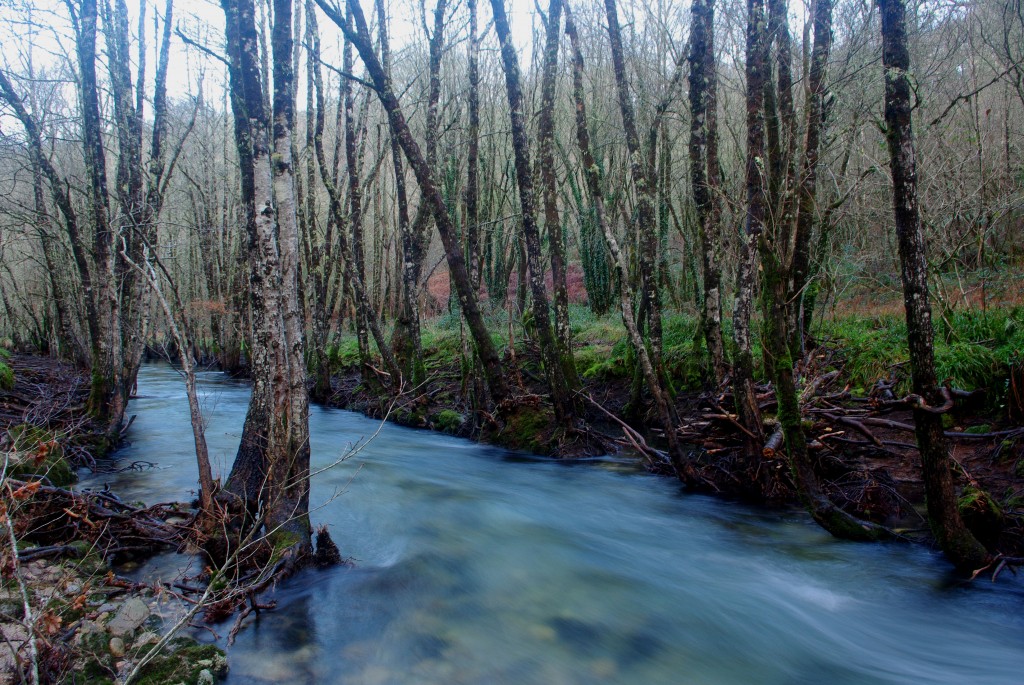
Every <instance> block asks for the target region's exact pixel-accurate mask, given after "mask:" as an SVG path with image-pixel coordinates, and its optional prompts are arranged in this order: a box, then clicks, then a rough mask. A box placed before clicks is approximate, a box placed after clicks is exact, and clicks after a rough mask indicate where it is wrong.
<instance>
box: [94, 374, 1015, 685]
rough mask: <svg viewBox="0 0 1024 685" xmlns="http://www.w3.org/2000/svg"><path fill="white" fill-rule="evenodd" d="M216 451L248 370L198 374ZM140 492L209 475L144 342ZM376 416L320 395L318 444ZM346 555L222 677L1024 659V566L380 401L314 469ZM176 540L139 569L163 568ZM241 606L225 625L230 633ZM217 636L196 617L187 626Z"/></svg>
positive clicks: (625, 672)
mask: <svg viewBox="0 0 1024 685" xmlns="http://www.w3.org/2000/svg"><path fill="white" fill-rule="evenodd" d="M201 390H202V393H203V395H204V405H205V409H206V413H207V416H208V418H209V427H208V430H207V438H208V440H209V443H210V451H211V455H212V456H213V458H214V462H215V469H217V468H218V467H219V469H220V471H221V472H222V473H226V471H227V470H228V468H229V467H230V463H231V459H232V457H233V456H234V450H235V448H236V447H237V444H238V439H239V433H240V432H241V426H242V420H243V418H244V415H245V410H246V403H247V401H248V396H249V392H248V388H247V386H246V385H245V384H242V383H238V382H234V381H231V380H228V379H226V378H225V377H224V376H223V375H222V374H219V373H208V374H202V377H201ZM139 393H140V397H139V399H137V400H134V401H133V402H132V405H131V407H130V408H129V410H130V412H131V413H134V414H137V415H138V418H137V420H136V421H135V423H134V425H133V426H132V428H131V430H130V433H129V439H130V440H131V445H130V446H128V447H125V448H124V449H122V450H120V451H118V453H117V454H116V457H115V458H116V459H117V460H118V462H119V464H120V465H122V466H127V465H129V464H131V463H133V462H136V461H146V462H154V463H155V464H156V466H155V467H153V468H147V469H143V470H139V471H126V472H123V473H118V474H97V475H96V476H93V477H90V478H87V479H86V482H85V483H84V485H89V484H93V485H95V484H98V483H103V482H106V483H109V484H110V485H111V487H113V488H114V489H115V490H116V491H117V492H119V493H121V494H122V496H124V497H125V498H127V499H137V500H143V501H146V502H148V503H153V502H157V501H166V500H175V499H184V498H186V497H189V496H191V495H190V493H191V491H192V490H193V489H194V488H195V487H196V486H195V482H196V468H195V463H194V461H195V457H194V452H193V451H192V450H193V447H192V437H191V432H190V428H189V423H188V409H187V404H186V401H185V397H184V390H183V384H182V382H181V380H180V378H179V377H178V376H177V374H176V373H175V372H174V371H173V370H171V369H170V368H169V367H166V366H146V367H144V368H143V370H142V373H141V374H140V378H139ZM378 427H379V422H377V421H373V420H371V419H367V418H365V417H363V416H360V415H357V414H353V413H351V412H346V411H340V410H332V409H324V408H320V407H313V408H312V412H311V417H310V428H311V432H312V448H313V461H314V468H317V467H318V466H319V467H323V466H326V465H328V464H331V463H332V462H334V461H335V460H337V459H338V458H339V457H341V456H342V455H343V454H344V453H345V450H346V447H347V446H349V445H351V444H352V443H355V442H357V441H359V440H361V439H363V438H366V437H369V436H370V435H372V434H373V433H374V432H375V431H377V429H378ZM312 499H313V506H314V507H316V510H315V511H314V513H313V520H314V522H316V523H327V524H329V525H330V528H331V532H332V535H333V536H334V539H335V541H336V542H337V543H338V545H339V547H340V548H341V549H342V552H343V554H345V555H347V556H351V557H354V558H355V560H356V565H355V566H354V567H353V568H336V569H331V570H327V571H319V570H308V571H304V572H302V573H300V574H299V575H298V576H297V577H295V578H293V579H291V580H289V581H288V582H287V583H286V584H285V585H284V586H283V587H282V588H281V589H280V590H279V591H278V592H277V601H278V608H277V610H275V611H273V612H269V613H264V614H263V615H262V617H260V618H259V619H258V620H257V621H256V622H254V623H253V624H251V625H249V626H248V627H246V628H245V629H244V630H243V631H242V632H241V633H240V634H239V636H238V639H237V642H236V643H235V645H234V646H233V647H231V648H230V650H229V652H228V657H229V661H230V663H231V673H230V676H229V678H228V682H229V683H338V684H347V683H352V684H360V685H371V684H390V683H402V684H404V683H436V684H442V683H444V684H455V683H474V684H485V683H486V684H491V683H495V684H497V683H509V684H515V685H526V684H537V685H556V684H560V683H566V684H569V683H579V684H589V683H623V684H629V685H643V684H646V683H652V684H653V683H666V684H668V683H671V684H676V683H701V684H711V685H714V684H720V683H758V684H779V685H783V684H785V685H791V684H794V685H795V684H797V683H808V684H812V683H813V684H818V683H829V684H835V685H841V684H845V683H850V684H854V683H856V684H862V683H956V684H957V685H960V684H962V683H974V684H983V683H984V684H996V683H1007V684H1010V683H1012V684H1014V685H1019V684H1020V683H1022V682H1024V583H1021V582H1020V581H1019V580H1016V579H1013V578H1012V577H1011V576H1009V574H1006V575H1004V577H1003V579H1001V580H1000V582H999V583H998V584H992V583H990V582H988V581H979V582H976V583H973V584H969V585H968V584H964V583H960V582H957V581H955V580H953V579H952V578H950V576H949V575H948V571H947V566H946V565H945V564H944V563H943V561H942V560H941V558H940V557H939V556H938V555H936V554H935V553H933V552H931V551H929V550H926V549H923V548H922V547H918V546H910V545H900V544H892V545H863V544H852V543H843V542H839V541H836V540H834V539H832V538H830V537H829V536H828V535H826V534H825V533H824V532H823V531H822V530H821V529H819V528H818V527H817V526H815V525H814V524H813V523H811V522H810V521H809V519H808V518H807V517H805V516H803V515H801V514H800V513H788V514H787V513H777V512H765V511H759V510H755V509H752V508H749V507H745V506H741V505H738V504H735V503H730V502H723V501H720V500H716V499H713V498H708V497H703V496H693V495H687V494H685V493H683V492H681V491H680V488H679V486H678V484H677V483H675V482H674V481H672V480H671V479H667V478H658V477H653V476H650V475H647V474H645V473H644V472H643V471H642V470H640V469H638V468H636V467H635V466H634V465H633V464H631V463H630V462H628V461H626V460H621V459H615V458H607V459H597V460H587V461H573V462H556V461H552V460H546V459H537V458H532V457H526V456H523V455H518V454H513V453H509V452H507V451H503V450H499V449H495V448H491V447H486V446H481V445H477V444H474V443H471V442H468V441H465V440H460V439H456V438H450V437H446V436H443V435H438V434H433V433H429V432H424V431H415V430H411V429H406V428H400V427H396V426H392V425H387V426H385V427H384V428H383V429H381V430H380V433H379V434H378V435H377V436H376V437H375V438H374V439H373V440H372V441H371V442H370V443H369V444H368V445H366V447H365V448H364V449H363V450H362V451H361V452H359V453H358V454H357V455H356V456H354V457H351V458H350V459H348V460H347V461H344V462H342V463H340V464H338V465H337V466H334V467H333V468H331V469H330V470H328V471H326V472H324V473H321V474H319V475H317V476H316V478H315V480H314V482H313V495H312ZM180 561H181V559H180V557H177V556H176V555H166V556H164V557H161V558H158V559H156V560H154V561H152V562H150V563H148V564H147V565H146V566H144V567H143V569H141V571H140V572H141V573H143V574H147V575H149V576H154V575H158V574H163V575H164V577H168V576H169V575H170V574H171V573H172V572H173V568H174V567H175V565H176V564H179V563H180ZM228 627H229V625H228V626H216V629H217V631H218V632H219V633H220V635H221V636H223V635H225V634H226V632H227V629H228ZM197 636H198V637H200V638H203V637H204V636H206V639H210V638H209V634H208V633H206V632H200V633H197Z"/></svg>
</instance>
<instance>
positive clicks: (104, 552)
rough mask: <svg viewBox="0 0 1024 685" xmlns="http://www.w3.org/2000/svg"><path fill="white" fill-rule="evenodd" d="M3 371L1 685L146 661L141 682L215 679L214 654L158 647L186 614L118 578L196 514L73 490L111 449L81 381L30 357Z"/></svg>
mask: <svg viewBox="0 0 1024 685" xmlns="http://www.w3.org/2000/svg"><path fill="white" fill-rule="evenodd" d="M5 367H6V368H7V369H9V371H10V382H9V383H6V384H4V385H3V387H2V389H0V447H2V451H3V454H4V464H5V469H4V472H3V474H2V482H0V506H2V517H3V522H4V523H5V524H6V525H5V526H3V528H2V531H0V532H2V537H3V545H2V548H3V552H2V581H0V634H2V637H3V639H4V643H5V645H6V648H4V649H0V682H45V683H60V682H81V680H80V678H81V677H84V678H85V682H89V683H97V684H102V683H114V682H120V681H121V679H123V678H124V677H125V676H126V675H127V674H128V673H131V672H132V671H133V670H135V668H136V665H138V664H139V663H140V662H141V661H142V660H143V659H149V663H148V664H147V665H146V666H144V667H143V668H141V669H140V670H139V672H138V673H137V676H136V679H135V680H134V682H137V683H140V684H146V683H148V684H150V685H157V684H164V683H178V682H181V683H186V684H187V685H192V684H193V683H211V684H212V683H213V682H215V681H216V680H217V679H218V678H222V677H223V676H224V675H225V673H226V672H227V662H226V660H225V659H224V655H223V652H221V650H219V649H218V648H216V647H214V646H209V645H199V644H197V643H196V642H194V641H193V640H191V639H176V640H172V641H170V642H169V644H167V645H161V644H159V643H160V641H161V637H162V633H163V631H164V630H166V627H167V626H168V625H172V624H173V622H174V619H175V618H176V617H177V616H178V615H180V614H182V613H183V612H184V607H183V606H182V604H181V602H178V601H177V600H175V599H174V598H172V597H168V596H167V595H166V594H165V593H161V592H158V591H157V588H155V587H149V586H146V585H142V584H138V583H135V582H132V581H130V580H127V579H125V578H123V577H121V576H119V575H118V573H116V572H115V568H120V567H121V566H118V565H121V564H124V563H125V562H130V563H132V564H137V563H138V561H139V560H142V559H145V558H146V557H148V556H150V555H152V554H155V553H157V552H160V551H164V550H166V549H168V543H169V542H171V541H173V540H174V539H175V533H174V527H175V526H181V525H182V524H186V523H187V522H188V521H189V520H190V518H191V514H192V512H190V510H189V509H188V507H187V505H182V506H176V505H157V506H156V507H150V508H146V507H143V506H139V505H135V504H131V503H127V502H123V501H121V500H120V499H119V498H118V497H117V494H116V493H113V492H109V491H103V492H92V491H85V492H82V491H79V490H76V489H75V488H74V487H73V483H74V482H75V480H76V473H77V471H78V469H80V468H82V467H87V468H90V469H93V470H95V469H96V468H97V460H100V459H102V458H103V456H104V454H105V451H106V449H107V447H108V442H107V438H106V437H105V436H106V435H107V431H106V430H105V427H103V426H98V425H96V424H95V422H94V421H92V420H91V419H90V418H89V417H88V415H87V414H86V413H85V403H86V400H87V398H88V388H89V384H88V377H87V375H86V374H85V373H84V372H82V371H81V370H80V369H77V368H75V367H73V366H71V365H68V364H66V363H63V362H61V361H59V360H56V359H52V358H48V357H37V356H29V355H14V356H8V358H7V359H6V360H5ZM125 528H127V529H129V530H128V531H127V532H126V531H125V530H124V529H125ZM158 648H159V650H160V651H159V652H158V653H157V654H153V655H151V654H150V653H151V652H152V651H153V650H154V649H158Z"/></svg>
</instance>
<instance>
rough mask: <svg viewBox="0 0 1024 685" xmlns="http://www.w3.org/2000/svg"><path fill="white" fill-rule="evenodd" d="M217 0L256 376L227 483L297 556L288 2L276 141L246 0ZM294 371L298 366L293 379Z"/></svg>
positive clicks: (303, 525)
mask: <svg viewBox="0 0 1024 685" xmlns="http://www.w3.org/2000/svg"><path fill="white" fill-rule="evenodd" d="M221 6H222V8H223V9H224V14H225V19H226V26H227V30H226V37H227V45H228V55H229V76H230V84H231V102H232V111H233V113H234V118H235V141H236V147H237V148H238V156H239V171H240V176H241V180H242V200H243V202H242V207H243V218H244V222H245V227H246V235H247V236H248V256H249V298H250V303H251V306H250V326H251V331H252V333H251V335H252V344H251V348H250V358H251V363H250V366H251V371H252V380H253V391H252V397H251V399H250V402H249V409H248V412H247V414H246V420H245V425H244V427H243V432H242V440H241V442H240V445H239V450H238V454H237V456H236V458H235V463H234V465H233V467H232V470H231V474H230V475H229V477H228V482H227V484H226V485H225V489H226V490H227V491H228V492H230V493H232V494H234V495H235V496H237V497H239V498H240V499H241V500H242V501H243V502H244V503H246V505H247V506H248V507H249V508H250V509H252V508H253V507H254V505H255V504H256V503H258V504H259V507H260V508H261V509H262V511H263V513H264V514H265V524H266V532H267V533H268V534H269V535H270V536H271V537H273V538H275V539H276V538H280V539H283V540H287V541H288V549H289V553H290V554H293V555H295V556H296V557H298V556H302V555H304V554H306V553H307V552H308V551H309V548H310V545H311V530H310V525H309V480H308V474H309V437H308V436H309V433H308V431H309V427H308V397H307V395H306V385H305V372H304V369H305V366H304V364H305V361H304V355H303V351H304V350H303V339H302V335H301V318H300V317H299V316H298V294H297V261H298V259H297V255H298V234H297V227H296V221H295V211H296V209H295V199H294V191H293V187H294V186H293V185H292V184H293V181H294V179H293V178H292V177H291V175H292V174H293V170H292V164H291V161H292V160H291V152H290V149H291V145H290V136H291V126H292V124H293V119H294V105H293V104H292V99H293V97H294V95H293V89H292V82H291V79H292V78H293V74H292V66H291V48H292V44H291V41H292V37H291V33H292V31H291V16H292V15H291V2H290V0H275V8H274V9H275V23H274V27H273V29H272V34H273V35H272V42H273V49H274V53H275V54H274V65H275V79H274V81H275V92H274V120H273V133H272V139H273V148H271V130H270V129H271V121H270V117H269V116H268V114H267V111H266V109H265V108H264V102H263V91H262V82H263V79H262V77H261V74H260V69H259V66H258V65H259V50H258V39H257V34H256V28H255V21H254V15H255V11H254V7H253V4H252V1H251V0H222V3H221ZM280 62H285V64H280ZM272 150H273V153H272ZM275 186H276V187H275ZM275 191H276V193H275ZM297 324H298V327H299V332H298V335H296V325H297ZM293 374H298V375H299V376H298V377H299V381H298V382H296V381H295V380H294V379H293V377H292V376H293Z"/></svg>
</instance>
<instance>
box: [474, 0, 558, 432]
mask: <svg viewBox="0 0 1024 685" xmlns="http://www.w3.org/2000/svg"><path fill="white" fill-rule="evenodd" d="M491 8H492V10H493V12H494V28H495V31H496V32H497V34H498V41H499V42H500V44H501V60H502V66H503V67H504V71H505V88H506V91H507V93H508V106H509V117H510V119H511V124H512V148H513V152H514V156H515V166H516V183H517V185H518V187H519V205H520V208H521V211H522V225H523V237H524V238H525V242H526V259H527V263H528V264H529V268H530V273H529V282H530V293H531V295H532V300H531V301H532V303H533V322H534V326H535V328H536V331H537V338H538V340H539V342H540V351H541V356H542V357H543V359H544V371H545V374H546V375H547V380H548V387H549V388H550V390H551V400H552V404H553V405H554V408H555V415H556V416H557V418H558V420H559V421H560V422H563V425H565V423H564V422H567V421H568V422H572V420H573V419H574V417H575V414H576V412H575V409H574V406H573V405H574V402H573V395H572V393H571V390H570V388H569V384H568V382H567V379H566V375H565V367H564V366H563V363H562V355H561V354H560V351H559V348H558V343H557V342H556V340H555V336H554V333H553V332H552V330H551V314H550V304H549V302H548V296H547V291H546V287H545V284H544V265H543V262H542V259H541V246H540V229H539V228H538V227H537V213H536V205H535V202H536V199H535V192H534V187H533V175H532V169H531V168H530V150H529V147H530V143H529V140H528V138H527V134H526V120H525V117H524V115H523V91H522V87H521V85H520V76H519V58H518V57H517V56H516V49H515V46H513V45H512V40H511V36H510V30H509V24H508V18H507V17H506V16H505V4H504V0H491ZM550 20H551V19H550V18H549V21H550ZM556 214H557V212H556ZM556 222H557V217H556ZM556 229H557V227H556ZM557 230H560V229H557ZM566 323H568V321H567V322H566Z"/></svg>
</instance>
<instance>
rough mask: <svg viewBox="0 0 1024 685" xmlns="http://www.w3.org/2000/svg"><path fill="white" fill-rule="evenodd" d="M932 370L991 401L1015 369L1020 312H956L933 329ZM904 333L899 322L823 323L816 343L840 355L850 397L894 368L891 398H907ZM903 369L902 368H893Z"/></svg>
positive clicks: (886, 318)
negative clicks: (826, 343) (895, 378)
mask: <svg viewBox="0 0 1024 685" xmlns="http://www.w3.org/2000/svg"><path fill="white" fill-rule="evenodd" d="M937 328H938V329H939V330H937V331H936V339H935V370H936V374H937V375H938V377H939V380H940V381H946V380H947V379H948V380H949V382H950V383H952V384H953V385H954V386H955V387H957V388H961V389H963V390H980V389H988V390H990V391H993V397H994V398H995V397H1001V396H1002V395H1003V394H1004V393H1005V388H1006V384H1007V380H1008V378H1009V372H1010V366H1011V365H1012V364H1015V363H1020V359H1021V352H1022V350H1024V308H1022V307H1010V308H1003V309H995V310H992V309H990V310H989V311H987V312H981V311H976V310H962V311H959V312H955V313H953V314H951V315H950V316H949V317H948V324H947V322H946V321H943V322H942V325H941V326H937ZM906 336H907V327H906V322H905V320H904V318H903V317H902V316H898V315H883V316H876V317H867V318H864V317H857V316H849V317H843V318H839V319H833V320H826V321H825V322H824V323H823V324H822V326H821V330H820V332H819V337H820V338H822V339H826V340H829V341H831V342H832V343H833V344H834V345H835V346H837V347H839V348H840V349H841V350H842V355H843V357H844V358H845V365H844V368H843V371H844V374H845V376H846V378H847V380H848V381H849V382H850V383H851V385H852V386H853V390H854V392H858V391H860V392H864V391H867V390H868V389H870V388H871V386H873V385H874V384H875V382H876V381H878V379H880V378H887V377H888V376H889V375H890V373H891V372H892V371H893V369H894V368H898V369H899V370H898V376H899V379H900V383H899V385H898V386H897V392H909V375H910V371H909V369H908V368H906V367H905V365H906V362H907V361H908V359H909V353H908V351H907V338H906ZM898 365H903V366H898Z"/></svg>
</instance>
